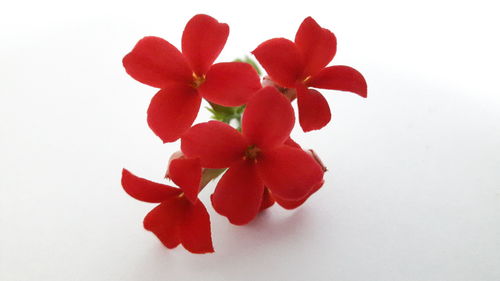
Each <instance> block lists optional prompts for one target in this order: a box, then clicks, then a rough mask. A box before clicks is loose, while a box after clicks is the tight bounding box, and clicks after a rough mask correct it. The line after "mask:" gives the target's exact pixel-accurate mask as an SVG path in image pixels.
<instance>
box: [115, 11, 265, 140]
mask: <svg viewBox="0 0 500 281" xmlns="http://www.w3.org/2000/svg"><path fill="white" fill-rule="evenodd" d="M228 34H229V26H228V25H227V24H224V23H219V22H218V21H217V20H215V19H214V18H212V17H210V16H207V15H196V16H194V17H193V18H192V19H191V20H190V21H189V22H188V23H187V25H186V27H185V29H184V33H183V35H182V53H181V52H179V50H177V48H175V47H174V46H173V45H171V44H170V43H169V42H167V41H165V40H163V39H161V38H158V37H152V36H151V37H145V38H143V39H142V40H140V41H139V42H138V43H137V44H136V45H135V47H134V49H133V50H132V51H131V52H130V53H129V54H127V55H126V56H125V57H124V58H123V65H124V67H125V69H126V71H127V73H128V74H130V76H132V77H133V78H134V79H136V80H137V81H139V82H142V83H144V84H147V85H150V86H153V87H156V88H160V89H161V90H160V91H159V92H158V93H157V94H156V95H155V96H154V97H153V99H152V100H151V104H150V105H149V109H148V119H147V120H148V124H149V127H150V128H151V129H152V130H153V132H154V133H155V134H156V135H158V136H159V137H160V138H161V139H162V140H163V142H172V141H175V140H177V139H178V138H179V137H180V136H181V135H182V134H183V133H184V132H185V131H186V130H187V129H188V128H189V127H190V126H191V124H193V121H194V119H195V118H196V116H197V114H198V110H199V108H200V103H201V97H203V98H205V99H207V100H209V101H211V102H214V103H216V104H220V105H224V106H239V105H242V104H245V103H246V101H247V100H248V98H249V97H250V95H251V94H253V93H254V92H255V91H256V90H258V89H260V88H261V85H260V78H259V76H258V74H257V72H256V71H255V70H254V69H253V68H252V66H250V65H249V64H246V63H240V62H230V63H218V64H214V65H212V63H213V62H214V61H215V59H216V58H217V57H218V56H219V54H220V52H221V51H222V49H223V47H224V45H225V43H226V40H227V37H228Z"/></svg>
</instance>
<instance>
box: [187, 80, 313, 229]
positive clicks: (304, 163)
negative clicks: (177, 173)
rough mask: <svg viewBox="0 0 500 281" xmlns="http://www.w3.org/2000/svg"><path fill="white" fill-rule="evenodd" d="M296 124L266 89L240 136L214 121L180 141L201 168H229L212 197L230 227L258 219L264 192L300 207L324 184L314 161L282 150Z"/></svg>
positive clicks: (282, 101)
mask: <svg viewBox="0 0 500 281" xmlns="http://www.w3.org/2000/svg"><path fill="white" fill-rule="evenodd" d="M294 122H295V117H294V112H293V108H292V106H291V105H290V101H289V100H288V99H287V98H286V97H284V96H283V95H281V94H280V93H279V92H278V91H277V90H276V89H275V88H272V87H266V88H263V89H261V90H260V91H258V92H257V93H255V95H254V96H253V97H252V98H251V99H250V100H249V102H248V104H247V107H246V109H245V113H244V115H243V119H242V132H241V133H240V132H238V131H237V130H236V129H234V128H232V127H230V126H229V125H227V124H225V123H222V122H218V121H210V122H206V123H201V124H198V125H195V126H193V127H192V128H191V129H189V130H188V131H187V132H186V133H185V134H184V135H183V137H182V138H181V148H182V151H183V152H184V154H185V155H186V156H188V157H199V158H200V162H201V165H202V166H203V167H207V168H225V167H229V169H228V170H227V171H226V173H225V174H224V175H223V176H222V178H221V179H220V181H219V183H218V184H217V187H216V189H215V192H214V194H213V195H212V205H213V207H214V209H215V210H216V211H217V212H218V213H220V214H221V215H224V216H226V217H227V218H228V219H229V221H230V222H231V223H233V224H246V223H248V222H250V221H251V220H252V219H253V218H254V217H255V216H256V214H257V213H258V212H259V210H260V209H261V205H262V198H263V195H264V186H266V187H268V188H269V190H270V191H271V192H272V194H273V196H274V197H275V198H281V199H284V200H291V201H297V200H300V199H302V198H304V197H306V196H307V195H308V194H309V193H310V192H311V189H312V188H313V187H314V186H315V185H316V184H318V183H319V182H321V180H322V179H323V170H322V168H321V166H320V165H319V164H318V163H317V162H316V161H315V160H314V159H313V157H312V156H310V155H309V154H307V153H306V152H305V151H303V150H302V149H298V148H295V147H292V146H289V145H285V144H284V142H285V141H286V140H287V139H288V138H289V135H290V132H291V130H292V128H293V125H294ZM264 205H266V204H264Z"/></svg>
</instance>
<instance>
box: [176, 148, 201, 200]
mask: <svg viewBox="0 0 500 281" xmlns="http://www.w3.org/2000/svg"><path fill="white" fill-rule="evenodd" d="M168 177H169V178H170V179H171V180H172V181H173V182H175V184H177V186H179V187H180V188H181V189H182V191H184V194H185V195H186V197H187V199H189V201H191V203H192V204H195V203H196V202H197V201H198V192H199V190H200V182H201V165H200V159H198V158H177V159H174V160H172V161H171V162H170V165H169V167H168Z"/></svg>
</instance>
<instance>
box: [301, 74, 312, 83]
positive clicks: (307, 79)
mask: <svg viewBox="0 0 500 281" xmlns="http://www.w3.org/2000/svg"><path fill="white" fill-rule="evenodd" d="M309 80H311V75H309V76H307V77H306V78H305V79H304V80H303V81H302V83H304V84H306V83H307V81H309Z"/></svg>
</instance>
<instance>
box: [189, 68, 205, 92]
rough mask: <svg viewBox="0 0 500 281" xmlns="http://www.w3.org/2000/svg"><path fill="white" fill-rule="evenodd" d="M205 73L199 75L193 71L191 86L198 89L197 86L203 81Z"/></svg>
mask: <svg viewBox="0 0 500 281" xmlns="http://www.w3.org/2000/svg"><path fill="white" fill-rule="evenodd" d="M205 79H206V77H205V75H201V76H198V75H197V74H196V73H194V72H193V83H192V86H193V87H194V88H195V89H198V87H200V86H201V84H203V83H204V82H205Z"/></svg>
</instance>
